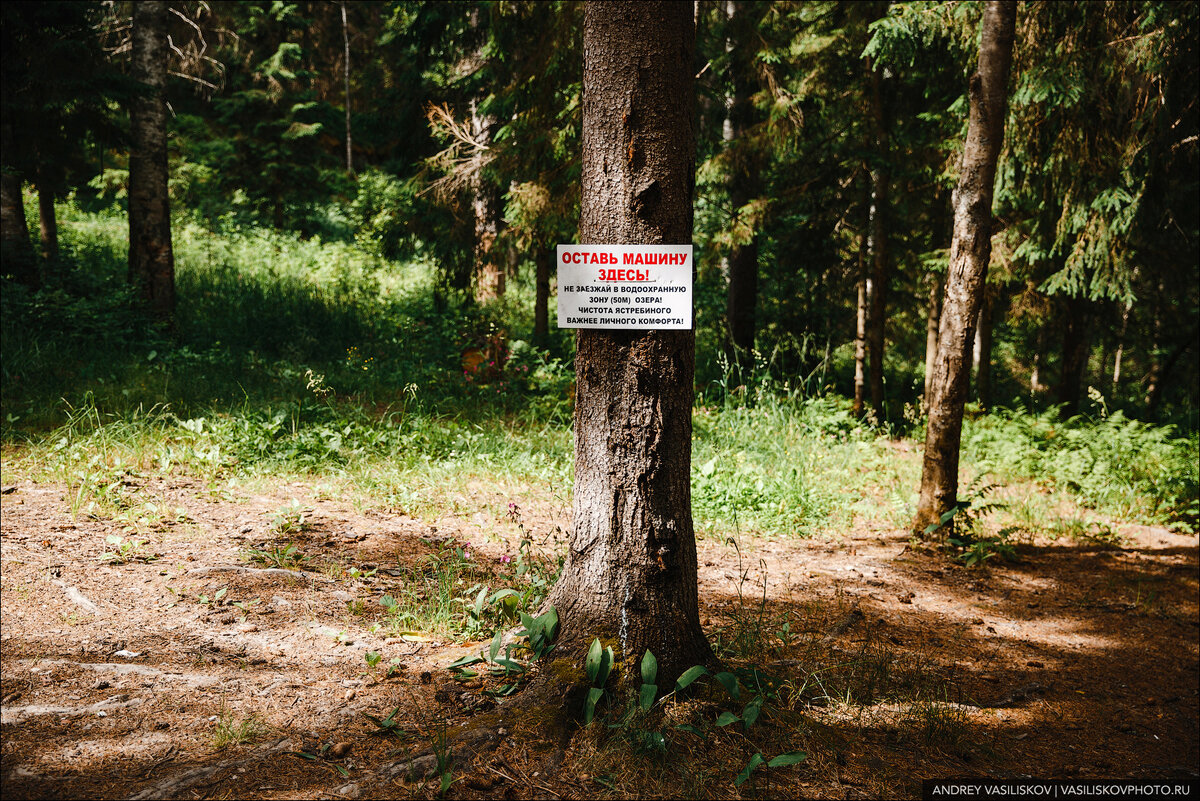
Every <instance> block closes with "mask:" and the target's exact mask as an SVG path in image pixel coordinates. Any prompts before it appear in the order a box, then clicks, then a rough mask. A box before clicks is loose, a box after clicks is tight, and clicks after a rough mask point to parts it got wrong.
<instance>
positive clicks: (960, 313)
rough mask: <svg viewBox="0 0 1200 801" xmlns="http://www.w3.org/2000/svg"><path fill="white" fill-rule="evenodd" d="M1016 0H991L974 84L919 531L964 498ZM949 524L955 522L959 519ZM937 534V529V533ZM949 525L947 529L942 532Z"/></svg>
mask: <svg viewBox="0 0 1200 801" xmlns="http://www.w3.org/2000/svg"><path fill="white" fill-rule="evenodd" d="M1016 16H1017V4H1016V2H1015V0H991V2H989V3H988V4H987V6H986V7H985V9H984V12H983V23H982V24H983V38H982V40H981V41H980V44H979V66H978V68H977V69H976V72H975V74H974V75H972V76H971V82H970V103H971V111H970V120H969V122H968V126H967V141H966V146H965V148H964V150H963V157H962V173H961V175H960V176H959V181H958V188H957V189H955V192H954V240H953V243H952V244H951V246H950V269H949V272H948V274H947V276H946V296H945V300H944V301H943V303H942V319H941V324H940V326H939V328H938V355H937V361H936V363H935V365H934V379H933V388H932V402H931V404H930V408H929V425H928V427H927V428H926V434H925V456H924V462H923V465H922V471H921V497H920V500H919V501H918V505H917V516H916V519H915V520H914V521H913V529H914V530H915V531H916V532H917V533H918V534H919V535H926V531H927V530H930V528H929V527H930V526H933V527H934V529H933V530H936V529H937V526H938V524H939V522H940V520H941V517H942V515H943V514H945V513H946V512H948V511H949V510H950V509H951V508H953V507H954V505H955V504H956V503H957V500H958V456H959V445H960V443H961V439H962V418H963V405H964V403H965V402H966V397H967V383H968V378H969V370H970V367H969V366H968V365H969V359H970V356H971V346H972V340H973V338H974V331H973V327H974V325H973V324H974V321H975V318H976V316H977V315H978V313H979V307H980V303H981V302H982V298H983V289H984V281H985V279H986V278H987V269H988V262H989V261H990V260H991V254H992V192H993V189H994V185H995V180H996V161H997V158H998V157H999V154H1000V145H1001V143H1002V142H1003V139H1004V114H1005V107H1006V88H1005V87H1006V84H1007V82H1008V73H1009V67H1010V65H1011V63H1012V44H1013V32H1014V28H1015V26H1016ZM949 526H950V527H951V530H953V529H952V527H953V520H951V521H950V523H949ZM931 531H932V530H931ZM944 531H945V529H943V532H944Z"/></svg>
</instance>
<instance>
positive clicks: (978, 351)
mask: <svg viewBox="0 0 1200 801" xmlns="http://www.w3.org/2000/svg"><path fill="white" fill-rule="evenodd" d="M994 305H995V298H994V296H993V293H992V292H991V291H990V290H989V289H988V288H987V286H986V285H984V288H983V299H982V301H981V303H980V305H979V322H978V324H977V325H976V327H975V397H976V398H977V399H978V400H979V406H980V407H981V408H983V409H988V408H990V407H991V405H992V330H993V326H994V321H993V319H992V313H993V311H994V309H993V307H994Z"/></svg>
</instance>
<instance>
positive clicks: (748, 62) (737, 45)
mask: <svg viewBox="0 0 1200 801" xmlns="http://www.w3.org/2000/svg"><path fill="white" fill-rule="evenodd" d="M727 8H728V10H729V15H730V16H729V23H730V28H731V30H732V33H733V36H732V45H733V49H732V53H731V58H732V59H733V63H734V64H735V65H736V68H735V69H734V70H733V101H732V104H731V105H730V109H729V117H728V121H729V124H730V126H729V127H730V131H729V133H730V139H731V140H732V142H733V147H734V148H735V150H734V151H733V154H734V160H733V169H732V170H731V172H730V183H729V200H730V205H732V206H733V210H734V214H735V215H736V214H738V211H739V209H741V208H742V207H744V206H745V205H746V204H747V203H749V202H750V200H751V199H752V198H753V197H754V195H755V194H756V193H757V191H758V182H757V180H756V179H757V172H758V171H757V169H756V166H755V165H754V163H753V154H752V153H751V152H750V149H749V147H748V146H747V145H746V142H745V141H744V140H745V137H746V134H747V132H748V131H749V130H750V127H751V126H752V125H753V123H754V105H753V104H752V103H751V102H750V98H751V96H752V95H753V93H754V84H753V77H754V58H755V55H756V53H757V50H758V48H757V42H756V41H755V39H754V33H755V26H754V21H753V17H752V13H753V8H752V6H750V5H749V4H747V3H745V2H731V3H728V4H727ZM739 140H742V141H740V142H739ZM757 302H758V236H757V234H752V235H751V237H750V240H749V241H748V242H746V243H744V244H737V245H734V246H733V248H732V250H731V252H730V254H729V294H728V297H727V299H726V320H727V321H728V324H729V338H730V341H731V343H732V345H733V347H734V349H735V351H736V353H735V356H737V357H738V362H739V363H741V361H742V357H743V356H744V357H746V359H747V362H748V363H749V364H751V365H752V364H753V363H754V357H753V355H751V354H752V352H753V350H754V336H755V319H754V307H755V304H756V303H757Z"/></svg>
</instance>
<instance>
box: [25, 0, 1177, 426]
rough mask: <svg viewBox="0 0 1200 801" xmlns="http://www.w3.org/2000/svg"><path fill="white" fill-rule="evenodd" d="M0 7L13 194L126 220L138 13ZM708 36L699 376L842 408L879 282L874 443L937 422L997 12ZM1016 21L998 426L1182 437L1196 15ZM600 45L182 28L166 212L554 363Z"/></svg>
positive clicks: (1150, 8)
mask: <svg viewBox="0 0 1200 801" xmlns="http://www.w3.org/2000/svg"><path fill="white" fill-rule="evenodd" d="M4 9H5V10H4V12H3V13H4V18H3V35H4V42H5V47H4V48H3V52H4V121H5V123H4V124H5V128H4V131H5V146H4V171H5V176H6V182H7V184H12V185H13V186H16V183H15V182H16V181H20V182H21V183H22V184H23V185H25V186H27V187H31V188H32V187H34V186H37V187H39V190H44V191H45V192H46V193H47V195H48V196H50V197H59V198H61V197H64V196H66V195H67V194H68V193H71V192H73V193H75V195H76V196H77V197H79V198H87V199H89V200H88V202H93V199H98V200H100V201H105V200H107V201H111V200H112V199H116V200H117V202H124V198H125V193H126V188H127V180H128V171H127V167H128V163H129V146H130V145H129V143H130V140H129V138H128V134H127V130H126V129H127V126H128V117H127V115H126V113H125V111H124V109H125V107H126V106H128V105H129V103H130V102H134V101H136V99H137V98H138V97H139V96H140V95H139V92H141V91H142V90H141V89H139V87H138V85H137V83H136V81H131V80H129V78H128V77H126V76H127V74H128V51H129V48H128V18H129V8H128V6H127V5H126V4H121V3H118V4H115V5H108V4H100V3H38V4H34V3H8V4H5V6H4ZM694 11H695V22H696V25H697V44H696V63H695V68H696V76H697V81H696V87H697V89H696V93H697V117H696V119H697V123H696V134H697V143H698V144H697V147H698V150H697V153H698V160H697V163H698V166H697V171H696V194H695V198H694V202H695V208H696V233H695V242H696V244H697V253H698V264H699V274H698V292H697V308H696V319H697V336H698V346H699V347H698V370H699V374H700V376H701V377H702V378H703V379H706V380H712V379H720V382H723V384H722V385H725V386H727V388H729V389H732V388H735V387H737V386H742V385H750V384H752V383H753V382H755V381H758V380H762V379H770V380H780V381H787V382H790V383H791V384H801V385H803V386H804V387H806V388H807V389H808V390H811V391H814V392H816V391H820V390H822V389H824V388H833V389H835V390H837V391H840V392H843V393H846V394H850V393H851V392H852V390H853V381H854V374H855V370H854V360H855V355H854V339H855V317H856V306H858V305H859V300H858V297H857V288H858V287H859V286H860V285H863V286H864V287H865V292H864V293H862V294H863V300H862V305H863V307H864V308H866V309H868V310H869V313H866V312H864V320H865V331H866V333H865V334H864V336H865V337H866V341H867V345H868V347H866V348H864V349H863V354H864V355H863V356H861V357H860V367H863V370H864V372H863V374H864V376H865V375H866V373H870V375H871V378H872V380H873V385H872V387H871V389H872V394H873V395H874V396H875V397H873V400H874V406H875V408H874V412H873V414H874V416H875V417H874V419H876V420H878V421H880V422H884V421H890V422H893V423H898V422H901V421H902V420H904V419H908V420H916V419H918V418H919V415H920V411H921V409H920V407H921V400H922V399H921V396H922V394H923V393H922V391H921V390H922V388H923V386H924V373H925V356H926V352H927V350H929V352H930V353H932V350H931V348H932V341H930V343H929V344H927V342H926V339H927V337H926V332H927V330H933V328H934V327H935V326H933V325H932V324H931V323H929V321H930V320H931V319H932V317H931V314H936V311H937V303H936V299H937V294H938V292H939V291H940V288H941V284H940V283H939V282H940V280H941V279H940V276H942V275H943V274H944V272H945V269H946V263H947V258H948V248H949V245H950V228H951V208H950V193H951V189H952V188H953V186H954V185H955V183H956V181H957V177H958V159H959V153H960V152H961V148H962V146H963V141H964V136H965V131H966V109H967V100H966V77H967V76H968V75H969V74H970V72H971V71H972V70H973V69H974V60H975V58H976V55H975V54H976V52H977V48H976V42H977V40H978V36H979V25H980V18H981V11H980V7H979V6H978V5H977V4H975V3H952V4H939V3H925V2H912V3H894V4H884V3H880V4H870V3H848V2H803V3H794V2H761V3H750V2H699V3H697V4H695V8H694ZM1019 20H1020V22H1019V27H1018V31H1017V41H1016V46H1015V49H1014V53H1015V55H1014V69H1013V82H1014V83H1013V93H1012V103H1011V104H1010V111H1009V116H1010V119H1009V124H1008V125H1007V126H1006V130H1007V131H1008V133H1007V135H1006V138H1005V143H1004V147H1003V151H1002V153H1001V156H1000V162H999V177H998V180H997V188H996V203H995V209H994V212H995V214H996V217H997V219H998V224H997V226H996V231H995V243H994V244H995V248H994V253H993V257H992V262H993V265H992V269H991V271H990V273H989V279H988V280H989V287H990V288H989V290H988V302H987V304H986V308H987V309H988V314H987V315H986V319H983V318H981V320H983V322H981V324H980V326H979V327H980V337H981V341H980V342H979V343H977V346H976V348H975V350H976V354H975V358H976V359H978V360H979V361H980V365H979V366H978V368H977V369H978V372H979V375H978V376H977V381H978V385H977V386H978V392H979V393H980V395H981V399H983V400H985V401H986V400H988V399H989V398H991V399H994V400H995V402H998V403H1001V404H1013V403H1032V404H1034V405H1035V406H1040V405H1043V404H1051V403H1064V404H1066V405H1067V408H1068V409H1069V410H1074V409H1079V408H1082V407H1081V401H1080V399H1081V396H1082V394H1081V393H1083V392H1084V390H1086V389H1087V387H1089V386H1090V387H1095V388H1097V390H1098V391H1100V392H1102V393H1103V394H1104V395H1105V396H1106V398H1107V402H1108V403H1109V404H1110V405H1112V404H1115V405H1116V406H1120V407H1122V408H1127V409H1128V410H1129V412H1130V413H1131V414H1136V415H1142V416H1146V415H1154V416H1158V417H1166V418H1169V419H1172V420H1178V421H1181V422H1187V423H1188V424H1189V425H1194V423H1195V408H1196V407H1195V402H1196V397H1197V380H1198V379H1197V374H1198V371H1197V369H1196V361H1197V360H1196V358H1195V355H1196V354H1195V344H1194V343H1195V340H1196V334H1197V307H1198V303H1200V298H1198V297H1197V263H1198V261H1200V251H1198V246H1197V242H1198V240H1200V235H1198V230H1197V219H1198V216H1200V215H1198V211H1197V195H1198V187H1197V183H1196V178H1195V176H1196V174H1197V170H1196V166H1197V165H1196V148H1197V139H1196V136H1197V126H1198V122H1197V109H1196V97H1197V87H1198V83H1197V66H1196V64H1197V58H1196V55H1197V54H1196V49H1197V48H1196V36H1197V7H1196V5H1195V4H1194V3H1170V2H1149V3H1130V2H1106V3H1099V4H1098V3H1028V4H1026V5H1024V6H1022V8H1021V12H1020V15H1019ZM581 30H582V10H581V6H580V5H579V4H577V3H572V2H565V1H564V2H551V3H535V2H497V3H486V2H481V3H440V2H419V1H417V0H404V1H402V2H360V3H345V4H342V3H332V2H320V1H317V0H314V1H313V2H296V3H280V2H247V3H219V4H189V3H181V4H176V5H174V6H172V16H171V19H170V30H169V31H168V33H169V37H170V49H171V56H170V63H169V65H168V71H169V72H170V74H171V76H172V77H171V79H170V81H169V84H168V86H167V103H168V106H169V109H170V114H169V121H168V126H169V143H170V144H169V157H170V191H171V195H172V209H173V213H174V214H175V215H176V216H185V217H189V218H193V219H198V220H203V221H204V222H205V224H206V225H209V226H215V227H219V226H228V225H239V224H246V223H254V224H263V225H268V226H272V227H275V228H278V229H281V230H293V231H298V232H300V233H302V234H303V235H305V236H310V237H320V238H322V239H324V240H337V239H341V240H346V241H351V240H354V241H358V242H360V243H362V244H363V245H365V246H367V247H369V248H371V249H373V250H374V251H375V252H377V253H378V254H379V255H380V257H382V258H386V259H389V260H395V261H396V262H397V263H399V262H400V261H403V260H405V259H412V258H421V259H428V260H431V261H433V262H435V263H436V264H437V265H438V266H439V271H440V274H441V275H442V277H443V283H444V291H443V297H445V298H446V299H455V300H454V302H455V303H457V302H459V300H465V299H466V296H465V295H464V294H463V293H464V291H466V290H467V289H468V288H469V287H471V286H472V285H474V286H475V287H476V291H475V293H474V294H475V297H476V299H477V300H479V301H481V302H483V303H484V304H485V305H486V304H488V303H490V300H489V298H492V297H495V296H496V295H498V294H499V293H500V292H502V291H503V287H504V280H505V278H507V280H508V282H509V283H512V282H513V281H516V282H517V284H516V285H517V286H530V287H533V289H534V291H533V293H532V295H531V300H530V301H529V303H530V305H531V307H536V313H535V312H534V311H533V310H532V309H531V311H530V312H529V314H531V315H532V316H534V317H536V318H537V322H536V329H537V333H538V336H539V337H543V338H545V337H547V336H548V334H549V327H548V325H547V323H546V319H547V314H546V309H547V308H549V307H552V304H553V300H552V298H551V297H550V293H551V288H552V281H551V280H550V279H551V276H550V269H549V263H548V261H547V256H546V254H547V253H548V251H549V248H550V247H551V246H552V245H553V244H554V243H556V242H559V241H571V240H573V239H574V238H575V226H576V220H577V215H578V204H579V197H578V191H579V189H578V186H579V180H578V178H579V149H580V125H581V114H580V109H581V107H582V84H581V72H580V70H581V67H580V65H581V63H582V62H581V52H580V48H581ZM348 153H349V156H347V154H348ZM348 158H349V161H348ZM7 184H6V185H7ZM9 194H11V193H9ZM6 196H7V195H6ZM49 208H50V210H51V211H52V205H51V206H50V207H49ZM6 209H7V210H8V211H9V212H12V213H13V214H15V213H16V211H17V209H16V208H15V206H14V204H12V203H8V204H7V205H6ZM6 214H7V212H6ZM480 215H484V216H485V217H487V219H486V220H484V219H483V218H481V216H480ZM43 216H45V215H43ZM35 217H36V215H30V217H29V220H30V221H32V219H34V218H35ZM9 219H10V217H9V216H6V217H5V220H6V222H5V227H6V232H5V237H6V239H5V241H6V242H8V241H10V234H11V233H12V232H13V231H15V230H16V229H18V228H21V227H22V226H21V225H20V224H19V223H17V222H14V223H13V224H11V225H10V224H9V223H8V222H7V221H8V220H9ZM12 219H14V220H15V219H16V217H12ZM12 241H16V240H12ZM483 262H487V264H486V265H484V264H483ZM485 267H486V270H485V269H484V268H485ZM395 269H402V268H400V267H396V268H395ZM481 271H482V272H481ZM6 272H8V273H9V274H11V275H14V276H16V275H18V273H20V272H21V269H20V264H19V263H18V261H12V262H11V263H10V265H9V267H8V269H7V270H6ZM481 276H484V277H483V278H481ZM25 280H26V282H27V283H36V281H31V279H30V278H29V276H26V279H25ZM481 281H484V282H485V283H486V284H487V285H488V287H489V288H486V289H485V290H480V282H481ZM481 291H482V294H481ZM555 341H556V342H558V345H557V347H560V348H567V349H568V351H563V352H562V353H561V355H563V356H569V347H570V346H569V344H567V342H566V340H564V339H557V340H555ZM543 344H547V345H548V344H550V340H545V339H544V340H543ZM732 346H736V347H732ZM864 361H865V366H864ZM731 363H732V364H731ZM867 368H869V369H867ZM864 380H865V378H864ZM720 382H719V383H720Z"/></svg>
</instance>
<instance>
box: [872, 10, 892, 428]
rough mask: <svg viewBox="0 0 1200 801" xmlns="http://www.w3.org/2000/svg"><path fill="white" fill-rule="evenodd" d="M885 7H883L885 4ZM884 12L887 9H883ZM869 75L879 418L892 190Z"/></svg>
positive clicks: (879, 95)
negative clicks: (889, 205)
mask: <svg viewBox="0 0 1200 801" xmlns="http://www.w3.org/2000/svg"><path fill="white" fill-rule="evenodd" d="M885 8H886V7H885ZM885 13H886V12H885ZM867 69H868V70H869V72H870V79H871V97H870V106H871V133H872V136H873V137H874V140H875V141H874V143H873V144H874V148H875V155H876V159H877V163H876V165H875V167H874V169H872V170H871V217H870V248H869V249H870V252H871V292H870V295H871V299H870V304H871V307H870V315H869V316H868V318H867V353H868V356H869V366H870V385H871V407H872V408H873V409H874V410H875V415H876V417H877V418H878V420H879V421H881V422H882V421H883V420H885V419H886V417H887V413H886V410H885V409H884V397H883V351H884V339H885V337H886V332H887V296H888V284H889V283H890V282H891V252H890V247H889V241H888V235H889V231H888V213H887V212H888V203H889V202H890V200H889V195H890V191H891V175H890V172H889V167H888V160H889V158H890V155H891V154H890V144H889V138H890V137H889V130H888V127H889V120H888V115H887V112H886V110H885V108H884V94H885V90H884V85H883V68H882V67H876V66H875V65H874V64H871V63H870V62H869V61H868V63H867Z"/></svg>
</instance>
